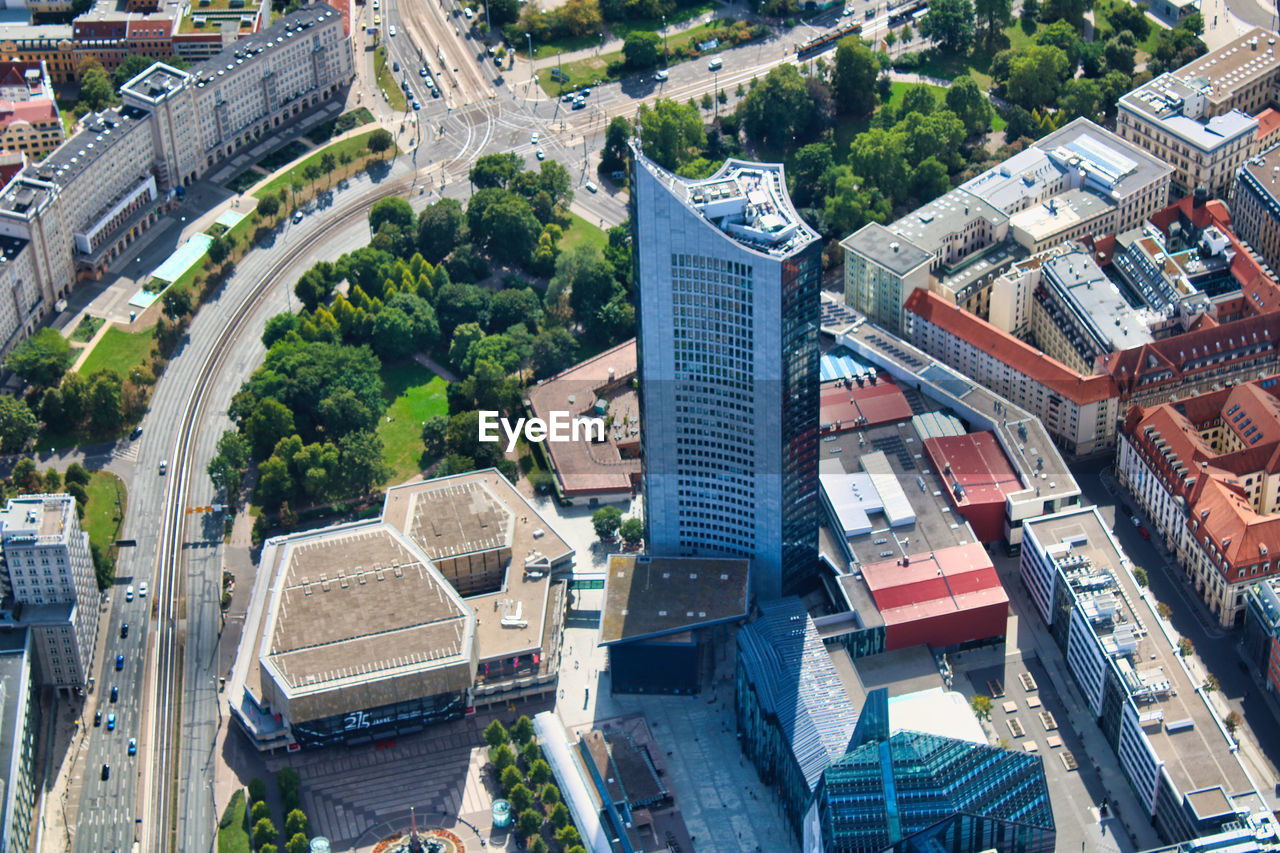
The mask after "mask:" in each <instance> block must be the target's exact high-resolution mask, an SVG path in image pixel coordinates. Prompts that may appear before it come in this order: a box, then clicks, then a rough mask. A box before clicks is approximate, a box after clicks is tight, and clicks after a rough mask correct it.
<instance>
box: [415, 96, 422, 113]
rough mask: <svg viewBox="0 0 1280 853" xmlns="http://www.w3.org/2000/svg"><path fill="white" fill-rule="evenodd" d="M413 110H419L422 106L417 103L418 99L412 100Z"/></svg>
mask: <svg viewBox="0 0 1280 853" xmlns="http://www.w3.org/2000/svg"><path fill="white" fill-rule="evenodd" d="M413 108H414V109H415V110H420V109H422V104H420V103H418V99H417V98H414V99H413Z"/></svg>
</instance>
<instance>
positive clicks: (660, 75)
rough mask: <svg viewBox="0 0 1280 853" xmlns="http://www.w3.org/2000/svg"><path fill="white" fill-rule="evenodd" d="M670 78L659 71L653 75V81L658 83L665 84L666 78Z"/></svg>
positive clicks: (664, 72)
mask: <svg viewBox="0 0 1280 853" xmlns="http://www.w3.org/2000/svg"><path fill="white" fill-rule="evenodd" d="M670 76H671V75H670V74H668V73H667V72H666V71H659V72H658V73H657V74H654V75H653V79H654V80H657V81H658V82H659V83H665V82H667V78H669V77H670Z"/></svg>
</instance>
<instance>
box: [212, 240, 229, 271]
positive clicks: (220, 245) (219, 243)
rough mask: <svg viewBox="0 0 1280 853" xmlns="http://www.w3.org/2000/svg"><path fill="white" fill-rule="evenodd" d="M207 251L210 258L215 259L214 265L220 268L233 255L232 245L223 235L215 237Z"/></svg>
mask: <svg viewBox="0 0 1280 853" xmlns="http://www.w3.org/2000/svg"><path fill="white" fill-rule="evenodd" d="M207 251H208V254H209V260H211V261H213V265H214V266H215V267H218V268H219V269H221V268H222V265H223V264H224V263H226V260H227V258H229V257H230V256H231V246H230V245H229V244H228V243H227V241H226V239H225V238H224V237H221V236H219V237H214V238H213V239H212V240H211V241H210V242H209V248H208V250H207Z"/></svg>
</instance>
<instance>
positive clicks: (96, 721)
mask: <svg viewBox="0 0 1280 853" xmlns="http://www.w3.org/2000/svg"><path fill="white" fill-rule="evenodd" d="M100 725H102V712H101V711H95V712H94V713H93V727H94V728H95V729H96V728H97V727H98V726H100Z"/></svg>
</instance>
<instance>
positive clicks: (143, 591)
mask: <svg viewBox="0 0 1280 853" xmlns="http://www.w3.org/2000/svg"><path fill="white" fill-rule="evenodd" d="M138 596H139V597H140V598H146V597H147V582H146V581H143V582H142V583H140V584H138Z"/></svg>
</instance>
